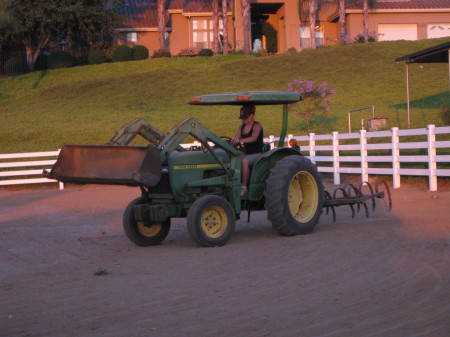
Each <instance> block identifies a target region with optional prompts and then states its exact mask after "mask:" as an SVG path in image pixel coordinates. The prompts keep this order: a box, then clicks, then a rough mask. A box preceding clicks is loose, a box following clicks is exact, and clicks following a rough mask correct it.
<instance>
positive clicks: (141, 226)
mask: <svg viewBox="0 0 450 337" xmlns="http://www.w3.org/2000/svg"><path fill="white" fill-rule="evenodd" d="M143 203H145V200H144V198H142V197H139V198H136V199H134V200H133V201H132V202H130V204H129V205H128V206H127V208H126V209H125V213H124V214H123V229H124V231H125V234H126V235H127V237H128V239H130V241H131V242H133V243H134V244H136V245H138V246H157V245H159V244H160V243H161V242H163V240H164V239H165V238H166V237H167V234H169V230H170V218H168V219H167V220H166V221H164V222H163V223H157V224H145V223H144V222H140V221H136V220H135V217H134V210H133V208H134V206H135V205H140V204H143Z"/></svg>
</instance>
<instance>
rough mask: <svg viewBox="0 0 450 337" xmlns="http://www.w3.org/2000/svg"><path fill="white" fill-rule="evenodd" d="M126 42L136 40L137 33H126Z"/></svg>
mask: <svg viewBox="0 0 450 337" xmlns="http://www.w3.org/2000/svg"><path fill="white" fill-rule="evenodd" d="M127 42H137V33H136V32H132V33H127Z"/></svg>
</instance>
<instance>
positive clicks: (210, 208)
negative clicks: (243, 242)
mask: <svg viewBox="0 0 450 337" xmlns="http://www.w3.org/2000/svg"><path fill="white" fill-rule="evenodd" d="M235 223H236V217H235V214H234V210H233V207H232V206H231V204H230V203H229V202H228V201H227V200H226V199H225V198H222V197H220V196H217V195H204V196H202V197H200V198H198V199H197V200H196V201H195V202H194V203H193V204H192V206H191V208H190V209H189V212H188V215H187V227H188V232H189V235H190V236H191V238H192V239H193V240H194V241H195V242H196V243H197V244H198V245H200V246H203V247H214V246H223V245H225V244H226V243H227V242H228V240H229V239H230V237H231V235H232V234H233V232H234V226H235Z"/></svg>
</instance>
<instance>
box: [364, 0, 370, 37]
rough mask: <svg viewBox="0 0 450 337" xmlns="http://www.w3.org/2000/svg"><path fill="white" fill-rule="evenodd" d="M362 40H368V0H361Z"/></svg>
mask: <svg viewBox="0 0 450 337" xmlns="http://www.w3.org/2000/svg"><path fill="white" fill-rule="evenodd" d="M363 26H364V41H365V42H367V41H369V0H363Z"/></svg>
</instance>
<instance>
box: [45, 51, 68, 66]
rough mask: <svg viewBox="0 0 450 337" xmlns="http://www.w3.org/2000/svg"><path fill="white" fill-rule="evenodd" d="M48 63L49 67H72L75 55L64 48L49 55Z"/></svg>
mask: <svg viewBox="0 0 450 337" xmlns="http://www.w3.org/2000/svg"><path fill="white" fill-rule="evenodd" d="M47 65H48V68H49V69H59V68H70V67H72V65H73V56H72V54H70V53H69V52H67V51H64V50H57V51H54V52H52V53H51V54H50V56H49V57H48V60H47Z"/></svg>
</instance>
